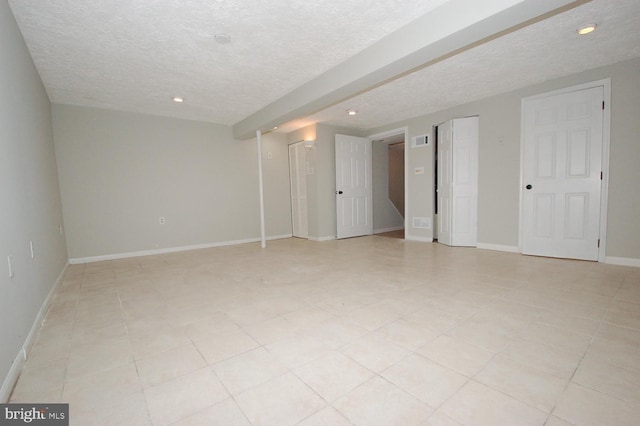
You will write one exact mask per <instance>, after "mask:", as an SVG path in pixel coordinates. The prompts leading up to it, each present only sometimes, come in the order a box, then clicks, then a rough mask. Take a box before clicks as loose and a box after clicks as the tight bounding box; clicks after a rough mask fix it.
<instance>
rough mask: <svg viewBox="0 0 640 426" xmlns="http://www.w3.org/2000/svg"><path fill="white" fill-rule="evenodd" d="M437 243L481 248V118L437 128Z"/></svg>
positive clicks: (463, 120)
mask: <svg viewBox="0 0 640 426" xmlns="http://www.w3.org/2000/svg"><path fill="white" fill-rule="evenodd" d="M438 206H439V209H440V210H439V212H438V242H440V243H442V244H447V245H452V246H469V247H475V246H476V245H477V244H478V117H467V118H457V119H455V120H451V121H448V122H446V123H444V124H441V125H440V126H438Z"/></svg>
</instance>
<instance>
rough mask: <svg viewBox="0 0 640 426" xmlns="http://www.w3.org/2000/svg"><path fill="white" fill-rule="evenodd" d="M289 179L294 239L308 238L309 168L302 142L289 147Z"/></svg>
mask: <svg viewBox="0 0 640 426" xmlns="http://www.w3.org/2000/svg"><path fill="white" fill-rule="evenodd" d="M289 178H290V182H291V222H292V228H293V230H292V234H293V236H294V237H299V238H308V237H309V231H308V216H307V167H306V152H305V147H304V145H303V143H302V142H299V143H295V144H292V145H289Z"/></svg>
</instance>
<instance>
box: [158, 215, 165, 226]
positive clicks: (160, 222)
mask: <svg viewBox="0 0 640 426" xmlns="http://www.w3.org/2000/svg"><path fill="white" fill-rule="evenodd" d="M158 223H159V224H160V225H164V216H160V218H159V219H158Z"/></svg>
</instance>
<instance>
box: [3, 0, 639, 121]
mask: <svg viewBox="0 0 640 426" xmlns="http://www.w3.org/2000/svg"><path fill="white" fill-rule="evenodd" d="M445 2H446V0H432V1H425V0H402V1H400V0H398V1H391V0H387V1H384V2H371V1H369V0H349V1H344V0H314V1H292V0H289V1H284V0H270V1H263V0H235V1H221V0H219V1H212V0H163V1H158V0H155V1H151V0H108V1H80V0H75V1H74V0H57V1H53V0H9V3H10V5H11V8H12V10H13V12H14V14H15V16H16V20H17V21H18V25H19V27H20V29H21V31H22V33H23V35H24V37H25V40H26V42H27V45H28V47H29V50H30V52H31V54H32V56H33V58H34V62H35V64H36V67H37V68H38V71H39V72H40V75H41V77H42V79H43V82H44V84H45V87H46V89H47V92H48V93H49V97H50V98H51V101H52V102H55V103H63V104H74V105H86V106H98V107H105V108H112V109H118V110H125V111H135V112H143V113H149V114H158V115H166V116H173V117H180V118H188V119H194V120H204V121H210V122H215V123H221V124H226V125H232V124H235V123H237V122H238V121H240V120H242V119H243V118H245V117H247V116H248V115H250V114H252V113H254V112H255V111H257V110H259V109H261V108H263V107H264V106H266V105H268V104H269V103H271V102H273V101H274V100H276V99H278V98H280V97H282V96H283V95H285V94H286V93H288V92H290V91H291V90H293V89H295V88H296V87H298V86H300V85H301V84H303V83H305V82H307V81H309V80H311V79H313V78H315V77H317V76H318V75H320V74H322V73H323V72H325V71H327V70H328V69H330V68H332V67H334V66H336V65H337V64H339V63H341V62H342V61H344V60H346V59H348V58H349V57H351V56H353V55H354V54H356V53H358V52H360V51H361V50H362V49H364V48H365V47H367V46H370V45H371V44H373V43H375V42H376V41H378V40H380V39H382V38H384V37H385V36H387V35H389V34H390V33H391V32H393V31H395V30H396V29H398V28H400V27H402V26H403V25H406V24H407V23H409V22H410V21H412V20H413V19H415V18H416V17H418V16H420V15H423V14H425V13H427V12H428V11H429V10H432V9H433V8H435V7H437V6H439V5H441V4H443V3H445ZM589 22H596V23H597V24H598V25H599V27H598V30H597V31H596V32H595V33H593V34H591V35H589V36H585V37H577V35H576V34H575V29H576V28H577V27H578V26H580V25H582V24H584V23H589ZM638 28H640V1H638V0H593V1H591V2H589V3H586V4H584V5H582V6H579V7H577V8H575V9H572V10H569V11H567V12H564V13H563V14H561V15H557V16H554V17H552V18H549V19H547V20H545V21H541V22H538V23H536V24H534V25H531V26H529V27H525V28H523V29H521V30H519V31H517V32H514V33H511V34H508V35H506V36H503V37H501V38H498V39H495V40H493V41H491V42H489V43H486V44H483V45H481V46H478V47H476V48H474V49H472V50H468V51H466V52H463V53H461V54H459V55H457V56H454V57H452V58H449V59H447V60H445V61H442V62H439V63H437V64H435V65H432V66H430V67H427V68H424V69H422V70H420V71H417V72H415V73H413V74H410V75H408V76H406V77H403V78H401V79H398V80H395V81H393V82H391V83H389V84H387V85H385V86H382V87H379V88H376V89H373V90H371V91H369V92H366V93H364V94H362V95H360V96H358V97H356V98H352V99H350V100H349V101H347V102H343V103H341V104H338V105H334V106H333V107H330V108H328V109H326V110H324V111H320V112H318V113H317V114H315V115H313V116H310V117H302V118H301V119H300V120H297V121H295V122H291V123H287V124H286V125H283V126H280V130H279V131H290V130H293V129H295V128H298V127H300V126H302V125H305V124H309V123H313V122H327V123H330V124H335V125H341V126H349V127H356V128H361V129H369V128H372V127H376V126H380V125H384V124H388V123H392V122H395V121H399V120H402V119H405V118H409V117H414V116H417V115H420V114H425V113H428V112H433V111H437V110H440V109H443V108H447V107H451V106H454V105H457V104H461V103H465V102H469V101H472V100H476V99H480V98H483V97H486V96H489V95H492V94H496V93H501V92H506V91H509V90H513V89H516V88H519V87H524V86H527V85H530V84H534V83H537V82H540V81H544V80H548V79H551V78H555V77H560V76H563V75H567V74H571V73H574V72H579V71H583V70H586V69H590V68H595V67H598V66H601V65H606V64H610V63H614V62H618V61H621V60H625V59H629V58H633V57H639V56H640V31H639V30H638ZM218 33H225V34H228V35H230V36H231V38H232V41H231V43H229V44H226V45H222V44H218V43H216V42H215V41H214V40H213V35H215V34H218ZM174 95H181V96H184V97H185V98H186V102H185V103H183V104H175V103H173V102H172V101H171V98H172V97H173V96H174ZM349 108H354V109H357V110H358V111H359V112H360V113H359V114H358V115H357V116H355V117H347V116H346V114H345V110H346V109H349Z"/></svg>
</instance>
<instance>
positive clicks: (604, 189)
mask: <svg viewBox="0 0 640 426" xmlns="http://www.w3.org/2000/svg"><path fill="white" fill-rule="evenodd" d="M600 86H601V87H602V88H603V90H604V105H605V108H604V110H603V112H602V115H603V116H602V118H603V121H602V182H601V187H600V190H601V192H600V247H599V248H598V262H604V261H605V257H606V247H607V210H608V206H609V202H608V201H609V146H610V143H611V79H610V78H605V79H603V80H596V81H592V82H589V83H583V84H578V85H577V86H571V87H565V88H562V89H558V90H553V91H551V92H545V93H541V94H538V95H533V96H528V97H526V98H522V100H521V101H520V215H519V227H520V232H519V233H518V251H519V252H520V253H522V240H523V233H524V229H523V226H522V224H523V214H524V212H523V208H524V207H523V188H524V141H525V134H524V126H523V123H524V103H525V102H526V101H531V100H536V99H541V98H546V97H549V96H556V95H561V94H563V93H569V92H576V91H578V90H584V89H591V88H594V87H600Z"/></svg>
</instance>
